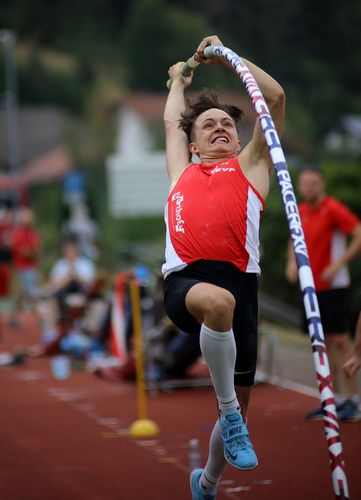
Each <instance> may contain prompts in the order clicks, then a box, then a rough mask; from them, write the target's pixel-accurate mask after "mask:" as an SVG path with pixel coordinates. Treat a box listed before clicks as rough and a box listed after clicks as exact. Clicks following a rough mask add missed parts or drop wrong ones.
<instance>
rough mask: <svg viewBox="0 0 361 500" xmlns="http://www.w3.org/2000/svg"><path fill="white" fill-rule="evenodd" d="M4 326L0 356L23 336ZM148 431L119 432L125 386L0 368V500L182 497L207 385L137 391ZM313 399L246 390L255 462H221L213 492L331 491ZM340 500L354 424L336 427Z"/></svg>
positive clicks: (357, 434) (350, 470)
mask: <svg viewBox="0 0 361 500" xmlns="http://www.w3.org/2000/svg"><path fill="white" fill-rule="evenodd" d="M23 322H25V324H26V328H25V329H23V330H22V331H21V332H10V331H5V333H4V338H3V341H4V342H3V345H2V346H1V345H0V352H1V350H4V349H5V348H9V346H14V345H15V344H26V343H27V342H30V341H31V340H33V338H34V330H35V329H34V325H33V324H31V323H30V321H29V319H27V318H25V319H23ZM148 401H149V416H150V418H151V419H152V420H154V421H155V422H156V423H157V424H158V425H159V427H160V431H161V432H160V434H159V436H158V437H157V438H156V439H153V440H138V441H137V440H133V439H132V438H130V437H129V436H128V434H127V429H128V427H129V425H130V424H131V423H132V422H133V421H134V420H136V419H137V402H136V392H135V387H134V385H133V384H131V383H113V382H107V381H104V380H101V379H98V378H97V377H95V376H94V375H92V374H91V373H89V372H86V371H75V370H74V371H73V372H72V375H71V378H70V379H69V380H66V381H57V380H55V379H53V378H52V375H51V372H50V367H49V360H48V359H36V360H35V359H34V360H30V361H28V363H27V364H25V365H23V366H13V367H1V368H0V443H1V453H0V500H138V499H147V500H168V499H169V500H184V499H190V498H191V497H190V491H189V486H188V449H187V446H188V442H189V439H191V438H194V437H196V438H198V439H199V440H200V444H201V455H202V461H203V462H204V461H205V459H206V453H207V447H208V439H209V434H210V430H211V428H212V426H213V423H214V420H215V418H216V411H215V405H214V396H213V392H212V390H211V389H210V388H203V389H185V390H178V391H174V392H172V393H159V394H158V395H156V396H153V397H151V398H149V399H148ZM317 403H318V401H317V400H316V399H314V398H312V397H310V396H306V395H303V394H299V393H297V392H294V391H292V390H288V389H282V390H281V389H279V388H277V387H275V386H272V385H267V384H264V385H258V386H256V387H255V389H254V391H253V396H252V402H251V408H250V413H249V430H250V433H251V437H252V441H253V443H254V446H255V448H256V451H257V454H258V458H259V466H258V467H257V468H256V469H255V470H253V471H249V472H241V471H237V470H236V469H233V468H232V467H230V466H227V468H226V470H225V473H224V477H223V481H222V484H221V486H220V488H219V493H218V496H217V499H219V500H227V499H228V500H232V499H244V500H264V499H267V500H276V499H277V500H289V499H292V500H301V499H302V500H305V499H306V500H326V499H327V500H328V499H333V498H334V495H333V489H332V483H331V473H330V467H329V464H328V452H327V447H326V441H325V438H324V430H323V423H322V422H309V421H307V420H305V418H304V415H305V413H306V412H308V411H309V410H311V409H312V408H314V406H315V405H317ZM341 438H342V442H343V447H344V454H345V459H346V467H347V475H348V480H349V487H350V492H351V499H352V500H361V479H360V477H361V473H360V471H361V447H360V444H361V423H348V424H345V423H342V424H341Z"/></svg>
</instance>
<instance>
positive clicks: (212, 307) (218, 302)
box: [205, 290, 236, 317]
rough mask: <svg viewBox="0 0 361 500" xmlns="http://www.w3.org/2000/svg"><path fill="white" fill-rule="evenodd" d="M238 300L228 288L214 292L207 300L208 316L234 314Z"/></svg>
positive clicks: (206, 309) (206, 312)
mask: <svg viewBox="0 0 361 500" xmlns="http://www.w3.org/2000/svg"><path fill="white" fill-rule="evenodd" d="M235 306H236V301H235V298H234V297H233V295H232V294H231V293H230V292H228V290H222V291H217V292H216V293H214V292H212V293H209V294H208V297H206V300H205V314H206V315H207V316H217V317H224V316H233V313H234V308H235Z"/></svg>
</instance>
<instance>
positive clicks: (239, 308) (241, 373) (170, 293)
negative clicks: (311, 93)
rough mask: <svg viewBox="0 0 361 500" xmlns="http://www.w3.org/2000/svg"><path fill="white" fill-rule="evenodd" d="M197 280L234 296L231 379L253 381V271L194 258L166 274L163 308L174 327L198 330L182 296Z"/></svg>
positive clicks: (246, 383)
mask: <svg viewBox="0 0 361 500" xmlns="http://www.w3.org/2000/svg"><path fill="white" fill-rule="evenodd" d="M197 283H210V284H212V285H217V286H220V287H222V288H225V289H226V290H228V291H229V292H231V293H232V295H233V296H234V298H235V300H236V307H235V311H234V316H233V332H234V337H235V341H236V346H237V358H236V366H235V375H234V382H235V385H239V386H251V385H253V383H254V377H255V373H256V364H257V319H258V276H257V274H255V273H244V272H242V271H240V270H239V269H238V268H237V267H236V266H235V265H234V264H232V263H230V262H223V261H212V260H198V261H196V262H194V263H192V264H189V265H188V266H187V267H186V268H184V269H182V270H181V271H177V272H173V273H171V274H169V275H168V276H167V277H166V278H165V280H164V304H165V308H166V312H167V314H168V316H169V317H170V319H171V320H172V321H173V322H174V323H175V324H176V325H177V327H178V328H180V329H181V330H183V331H185V332H187V333H193V334H199V331H200V327H201V325H200V324H199V323H198V322H197V320H196V319H195V318H194V316H192V315H191V314H190V313H189V312H188V310H187V308H186V305H185V298H186V295H187V293H188V291H189V290H190V289H191V288H192V286H194V285H196V284H197Z"/></svg>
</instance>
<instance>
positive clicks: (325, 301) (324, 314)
mask: <svg viewBox="0 0 361 500" xmlns="http://www.w3.org/2000/svg"><path fill="white" fill-rule="evenodd" d="M316 295H317V300H318V305H319V308H320V316H321V323H322V328H323V332H324V334H325V335H330V334H332V333H347V332H348V331H349V330H350V296H349V295H350V294H349V289H348V288H334V289H332V290H324V291H322V292H316ZM304 331H305V332H307V331H308V329H307V319H306V316H305V315H304Z"/></svg>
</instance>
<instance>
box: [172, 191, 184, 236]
mask: <svg viewBox="0 0 361 500" xmlns="http://www.w3.org/2000/svg"><path fill="white" fill-rule="evenodd" d="M183 200H184V196H183V195H182V194H181V192H180V191H178V192H177V193H174V194H173V195H172V201H175V220H176V224H175V231H176V233H184V220H183V219H182V210H183V207H182V203H183Z"/></svg>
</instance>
